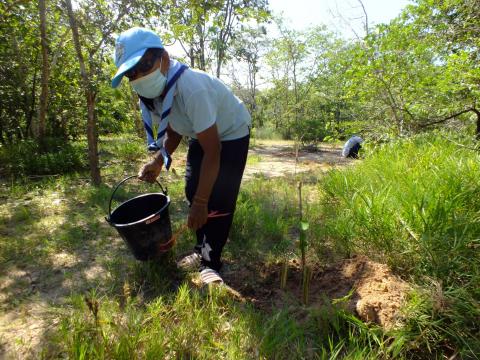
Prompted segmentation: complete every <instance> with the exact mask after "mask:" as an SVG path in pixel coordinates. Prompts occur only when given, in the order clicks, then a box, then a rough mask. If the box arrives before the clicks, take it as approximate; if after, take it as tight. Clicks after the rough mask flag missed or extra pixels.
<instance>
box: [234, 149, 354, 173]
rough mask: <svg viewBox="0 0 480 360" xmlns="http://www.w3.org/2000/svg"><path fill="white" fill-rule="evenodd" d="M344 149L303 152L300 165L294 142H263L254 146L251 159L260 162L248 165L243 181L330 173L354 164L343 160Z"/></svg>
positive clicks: (300, 155) (299, 155) (300, 154)
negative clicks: (316, 172)
mask: <svg viewBox="0 0 480 360" xmlns="http://www.w3.org/2000/svg"><path fill="white" fill-rule="evenodd" d="M341 150H342V149H341V147H338V146H334V145H321V146H319V147H317V149H316V150H315V151H305V150H300V151H299V152H298V162H297V161H296V152H295V147H294V144H293V143H288V142H282V143H278V144H276V143H262V142H260V143H259V144H257V145H255V146H253V147H251V149H250V152H249V156H250V157H252V155H253V156H254V157H258V159H259V160H258V161H257V162H253V163H247V167H246V168H245V173H244V175H243V178H244V179H245V180H249V179H252V178H253V177H255V176H258V175H262V176H264V177H266V178H273V177H281V176H286V175H292V174H295V173H301V172H305V171H311V170H322V171H327V170H331V169H332V168H335V167H337V166H345V165H348V164H351V163H352V160H348V159H345V158H343V157H342V155H341Z"/></svg>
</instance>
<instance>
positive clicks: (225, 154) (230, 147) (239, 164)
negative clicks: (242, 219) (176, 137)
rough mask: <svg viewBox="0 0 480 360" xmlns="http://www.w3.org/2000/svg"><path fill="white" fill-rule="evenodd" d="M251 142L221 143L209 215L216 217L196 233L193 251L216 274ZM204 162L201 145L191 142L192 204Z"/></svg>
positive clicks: (188, 181) (188, 187)
mask: <svg viewBox="0 0 480 360" xmlns="http://www.w3.org/2000/svg"><path fill="white" fill-rule="evenodd" d="M249 142H250V135H247V136H245V137H243V138H240V139H236V140H230V141H222V150H221V156H220V169H219V172H218V177H217V180H216V181H215V184H214V186H213V190H212V194H211V195H210V199H209V201H208V213H209V214H211V215H214V216H212V217H209V219H208V220H207V223H206V224H205V225H204V226H202V227H201V228H200V229H198V230H197V233H196V235H197V244H196V245H195V248H194V251H196V252H197V253H199V254H200V255H201V256H202V265H203V266H208V267H210V268H212V269H214V270H217V271H218V270H220V268H221V266H222V262H221V260H220V257H221V254H222V249H223V247H224V246H225V243H226V242H227V238H228V233H229V231H230V227H231V225H232V221H233V213H234V212H235V205H236V202H237V196H238V191H239V189H240V183H241V181H242V176H243V170H244V169H245V164H246V162H247V154H248V145H249ZM202 159H203V149H202V147H201V146H200V143H199V142H198V140H196V139H191V140H190V141H189V146H188V154H187V168H186V172H185V195H186V196H187V199H188V201H189V202H190V204H191V203H192V200H193V197H194V196H195V193H196V191H197V186H198V181H199V178H200V166H201V165H202ZM215 215H217V216H215Z"/></svg>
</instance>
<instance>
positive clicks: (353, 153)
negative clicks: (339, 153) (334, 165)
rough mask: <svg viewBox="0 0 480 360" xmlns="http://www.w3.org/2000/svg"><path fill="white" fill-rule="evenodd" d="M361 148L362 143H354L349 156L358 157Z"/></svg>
mask: <svg viewBox="0 0 480 360" xmlns="http://www.w3.org/2000/svg"><path fill="white" fill-rule="evenodd" d="M361 148H362V146H361V145H360V144H355V145H353V146H352V148H351V149H350V152H349V153H348V156H347V157H350V158H354V159H358V152H359V151H360V149H361Z"/></svg>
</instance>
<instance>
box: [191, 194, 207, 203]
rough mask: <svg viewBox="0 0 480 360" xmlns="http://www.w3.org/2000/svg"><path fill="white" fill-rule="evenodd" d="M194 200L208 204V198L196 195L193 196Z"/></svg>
mask: <svg viewBox="0 0 480 360" xmlns="http://www.w3.org/2000/svg"><path fill="white" fill-rule="evenodd" d="M193 202H194V203H197V204H208V199H206V198H202V197H200V196H196V195H195V196H194V197H193Z"/></svg>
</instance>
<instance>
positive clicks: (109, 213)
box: [108, 175, 168, 219]
mask: <svg viewBox="0 0 480 360" xmlns="http://www.w3.org/2000/svg"><path fill="white" fill-rule="evenodd" d="M133 178H138V176H137V175H131V176H127V177H126V178H125V179H123V180H122V181H120V182H119V183H118V184H117V186H115V190H113V192H112V196H110V202H109V203H108V219H110V218H111V217H112V200H113V195H115V193H116V192H117V190H118V188H119V187H120V186H121V185H122V184H123V183H124V182H126V181H127V180H130V179H133ZM155 182H156V183H157V184H158V186H160V189H162V192H163V193H164V194H165V195H167V191H168V189H167V188H165V190H164V189H163V186H162V185H161V184H160V183H159V182H158V180H155Z"/></svg>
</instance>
